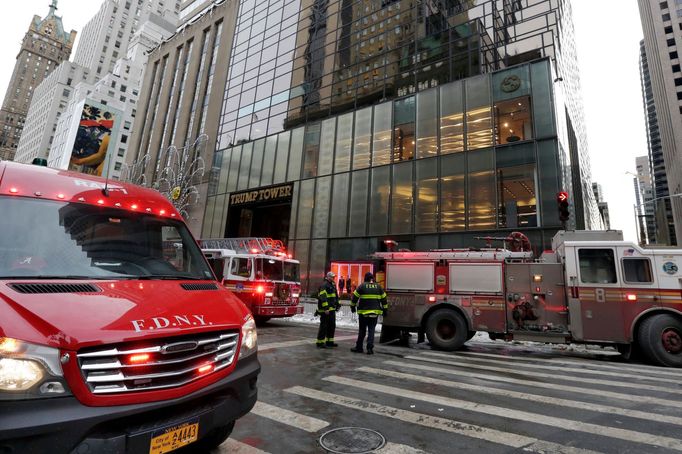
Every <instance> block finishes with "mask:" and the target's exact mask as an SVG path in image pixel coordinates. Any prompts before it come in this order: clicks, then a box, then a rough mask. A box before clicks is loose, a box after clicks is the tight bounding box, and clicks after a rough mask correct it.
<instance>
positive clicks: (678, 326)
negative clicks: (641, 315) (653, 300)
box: [637, 314, 682, 367]
mask: <svg viewBox="0 0 682 454" xmlns="http://www.w3.org/2000/svg"><path fill="white" fill-rule="evenodd" d="M637 338H638V340H639V347H640V348H641V349H642V352H643V353H644V355H645V356H646V357H647V358H648V359H649V360H651V361H652V362H654V363H656V364H658V365H661V366H669V367H682V320H680V319H679V318H677V317H674V316H672V315H669V314H659V315H654V316H653V317H650V318H647V319H646V320H644V321H643V322H642V324H641V325H640V327H639V332H638V335H637Z"/></svg>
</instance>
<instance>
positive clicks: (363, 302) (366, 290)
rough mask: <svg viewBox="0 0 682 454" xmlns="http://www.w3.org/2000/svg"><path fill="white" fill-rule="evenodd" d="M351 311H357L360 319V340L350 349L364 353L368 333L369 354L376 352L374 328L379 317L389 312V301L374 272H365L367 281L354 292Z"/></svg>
mask: <svg viewBox="0 0 682 454" xmlns="http://www.w3.org/2000/svg"><path fill="white" fill-rule="evenodd" d="M350 310H351V312H353V313H355V312H356V311H357V313H358V316H359V317H358V318H359V320H360V329H359V331H358V340H357V342H356V343H355V347H353V348H351V349H350V351H352V352H354V353H362V343H363V341H364V340H365V333H367V354H368V355H373V354H374V329H375V328H376V326H377V319H378V318H379V316H380V315H386V313H387V312H388V302H387V301H386V292H384V289H383V288H381V285H379V284H376V283H375V282H374V275H373V274H372V273H367V274H365V282H363V283H362V284H360V285H359V286H358V288H356V289H355V291H354V292H353V299H352V301H351V303H350Z"/></svg>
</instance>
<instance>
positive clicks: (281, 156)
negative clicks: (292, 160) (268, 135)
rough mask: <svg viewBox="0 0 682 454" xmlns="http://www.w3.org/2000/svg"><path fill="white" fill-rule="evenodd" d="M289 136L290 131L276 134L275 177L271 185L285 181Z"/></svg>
mask: <svg viewBox="0 0 682 454" xmlns="http://www.w3.org/2000/svg"><path fill="white" fill-rule="evenodd" d="M290 134H291V132H290V131H284V132H281V133H279V134H278V138H277V161H276V163H275V176H274V178H273V180H272V182H273V184H278V183H284V180H286V176H287V162H288V159H289V137H290Z"/></svg>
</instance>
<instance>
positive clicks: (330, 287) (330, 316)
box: [317, 271, 339, 348]
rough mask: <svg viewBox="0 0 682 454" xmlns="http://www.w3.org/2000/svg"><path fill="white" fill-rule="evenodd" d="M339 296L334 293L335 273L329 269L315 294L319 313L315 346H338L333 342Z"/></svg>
mask: <svg viewBox="0 0 682 454" xmlns="http://www.w3.org/2000/svg"><path fill="white" fill-rule="evenodd" d="M338 308H339V296H338V295H337V293H336V274H334V273H332V272H331V271H330V272H328V273H327V275H326V276H325V277H324V282H323V283H322V285H321V286H320V291H319V292H318V294H317V313H318V314H319V315H320V329H319V330H318V331H317V348H332V347H338V346H339V344H337V343H335V342H334V331H336V310H337V309H338Z"/></svg>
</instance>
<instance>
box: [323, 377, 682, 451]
mask: <svg viewBox="0 0 682 454" xmlns="http://www.w3.org/2000/svg"><path fill="white" fill-rule="evenodd" d="M323 380H326V381H330V382H333V383H335V384H337V385H338V384H343V385H347V386H352V387H355V388H359V389H362V390H365V391H367V390H370V391H376V392H380V393H384V394H389V395H393V396H400V397H404V398H405V397H406V398H410V399H414V400H420V401H423V402H429V403H433V404H437V405H441V406H447V407H452V408H457V409H458V410H468V411H471V412H477V413H484V414H487V415H494V416H499V417H502V418H509V419H515V420H519V421H525V422H529V423H532V424H541V425H545V426H550V427H556V428H559V429H562V430H572V431H577V432H585V433H588V434H599V435H601V436H605V437H610V438H617V439H620V440H625V441H629V442H633V443H642V444H647V445H651V446H657V447H661V448H667V449H672V450H675V451H682V440H679V439H675V438H670V437H664V436H660V435H653V434H648V433H644V432H637V431H633V430H627V429H620V428H616V427H610V426H603V425H599V424H592V423H586V422H581V421H574V420H572V419H566V418H558V417H553V416H549V415H544V414H539V413H531V412H527V411H521V410H514V409H510V408H505V407H498V406H495V405H486V404H482V403H477V402H469V401H465V400H461V399H453V398H449V397H445V396H439V395H434V394H427V393H422V392H417V391H411V390H409V389H405V388H397V387H393V386H385V385H380V384H377V383H372V382H367V381H361V380H355V379H351V378H346V377H341V376H330V377H325V378H324V379H323Z"/></svg>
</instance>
